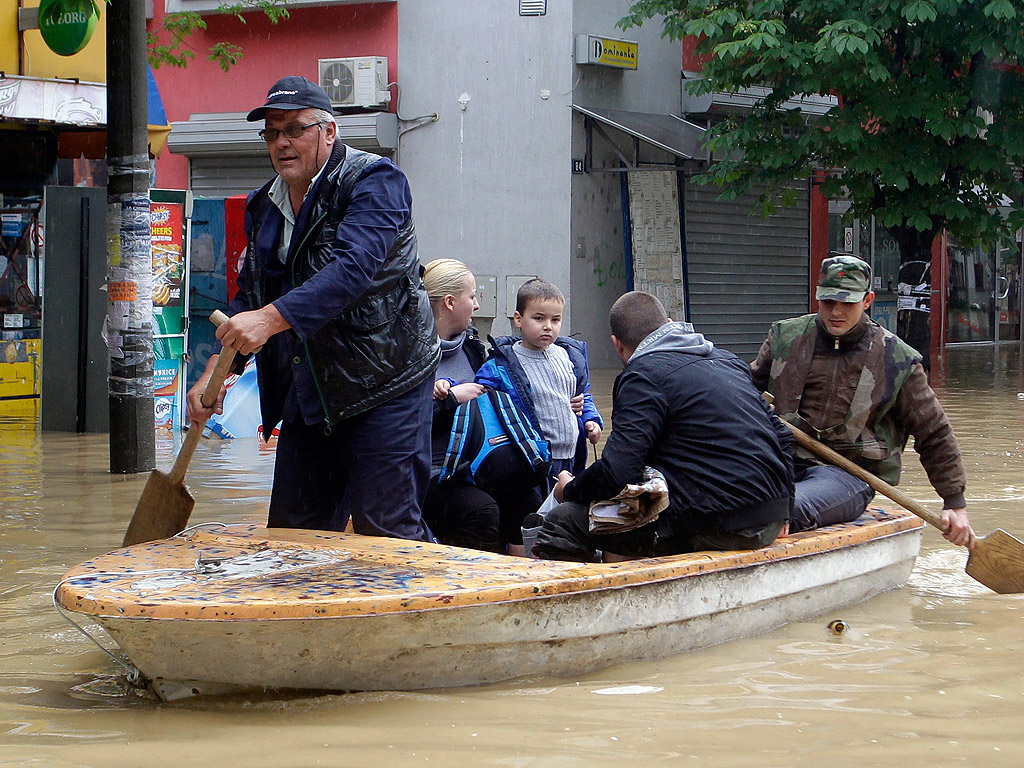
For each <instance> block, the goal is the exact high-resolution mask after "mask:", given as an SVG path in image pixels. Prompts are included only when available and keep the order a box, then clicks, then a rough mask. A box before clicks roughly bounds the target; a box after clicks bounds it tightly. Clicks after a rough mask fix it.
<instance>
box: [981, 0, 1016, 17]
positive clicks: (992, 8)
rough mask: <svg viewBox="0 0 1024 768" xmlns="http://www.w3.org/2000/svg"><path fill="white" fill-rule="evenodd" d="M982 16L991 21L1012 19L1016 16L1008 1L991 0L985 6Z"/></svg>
mask: <svg viewBox="0 0 1024 768" xmlns="http://www.w3.org/2000/svg"><path fill="white" fill-rule="evenodd" d="M984 14H985V15H986V16H989V17H991V18H993V19H1012V18H1014V17H1015V16H1016V15H1017V11H1016V10H1015V9H1014V7H1013V4H1012V3H1010V0H992V2H991V3H989V4H988V5H986V6H985V8H984Z"/></svg>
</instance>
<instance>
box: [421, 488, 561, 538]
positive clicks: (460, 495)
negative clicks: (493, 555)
mask: <svg viewBox="0 0 1024 768" xmlns="http://www.w3.org/2000/svg"><path fill="white" fill-rule="evenodd" d="M540 503H541V496H540V489H539V488H535V487H530V486H524V485H514V486H509V487H503V488H492V489H491V490H490V492H489V493H488V492H485V491H483V490H481V489H480V488H478V487H477V486H475V485H473V484H472V483H470V482H469V481H468V480H465V479H463V478H452V479H450V480H446V481H445V482H443V483H439V482H437V476H436V475H435V476H434V477H432V478H431V479H430V485H429V486H428V487H427V498H426V500H425V501H424V502H423V517H424V519H425V520H426V522H427V524H428V525H429V526H430V528H431V530H432V531H433V532H434V535H435V536H437V539H438V541H440V542H441V543H442V544H452V545H454V546H457V547H469V548H470V549H483V550H486V551H488V552H504V551H505V549H506V547H507V545H508V544H522V543H523V529H522V524H523V518H524V517H526V516H527V515H528V514H530V513H531V512H536V511H537V507H539V506H540Z"/></svg>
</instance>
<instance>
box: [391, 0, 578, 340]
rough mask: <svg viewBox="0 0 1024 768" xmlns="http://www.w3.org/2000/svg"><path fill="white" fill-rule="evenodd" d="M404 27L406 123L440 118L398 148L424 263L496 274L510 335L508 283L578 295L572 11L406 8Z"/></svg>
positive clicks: (401, 78)
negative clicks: (544, 282)
mask: <svg viewBox="0 0 1024 768" xmlns="http://www.w3.org/2000/svg"><path fill="white" fill-rule="evenodd" d="M398 20H399V23H398V38H399V39H398V49H399V51H400V55H399V61H398V82H399V84H400V87H401V101H400V105H399V106H400V109H401V114H400V118H410V117H418V116H420V115H423V114H428V113H431V112H437V113H438V114H439V115H440V119H439V120H438V122H436V123H430V124H428V125H426V126H424V127H422V128H418V129H416V130H414V131H410V132H408V133H406V134H404V135H403V136H402V137H401V138H400V140H399V155H398V158H397V159H398V162H399V164H400V165H401V166H402V168H403V170H405V172H406V174H407V175H408V177H409V181H410V184H411V186H412V192H413V211H414V215H415V217H416V227H417V233H418V236H419V243H420V256H421V259H422V260H423V262H424V263H426V262H428V261H430V260H431V259H434V258H440V257H452V258H457V259H460V260H462V261H464V262H465V263H466V264H468V265H469V266H470V267H471V268H472V269H473V271H474V272H476V273H477V274H478V275H482V274H490V275H497V277H498V308H497V314H498V319H497V320H496V321H495V323H494V327H493V330H494V331H495V332H497V333H507V332H508V331H509V323H508V321H507V320H506V319H505V317H506V316H507V314H508V313H509V312H510V311H511V310H510V309H507V308H506V306H505V276H506V275H523V274H537V275H540V276H542V277H545V278H547V279H549V280H551V281H553V282H554V283H556V284H557V285H559V287H561V288H562V289H563V291H565V292H566V293H567V294H568V293H569V292H570V291H569V279H568V278H569V260H568V253H569V239H570V234H569V206H570V170H571V167H570V151H569V142H570V136H571V129H570V125H571V120H572V115H571V110H570V109H569V106H568V105H569V103H570V98H571V94H570V93H569V90H570V88H571V86H572V80H571V78H572V75H573V70H574V65H573V63H572V46H571V29H572V26H571V18H570V8H569V6H568V5H567V4H565V3H555V2H551V3H549V4H548V13H547V15H546V16H540V17H520V16H519V15H518V5H517V4H516V3H513V2H502V3H491V2H486V3H483V2H478V1H477V0H407V1H405V2H400V3H399V14H398ZM424 30H430V33H429V34H424ZM545 93H546V94H547V98H545ZM462 94H467V95H468V97H469V102H468V103H467V104H466V108H465V110H463V109H461V107H460V103H459V98H460V96H462ZM512 309H514V307H512ZM482 325H484V326H486V323H482Z"/></svg>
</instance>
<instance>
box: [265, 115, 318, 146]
mask: <svg viewBox="0 0 1024 768" xmlns="http://www.w3.org/2000/svg"><path fill="white" fill-rule="evenodd" d="M323 124H324V121H323V120H317V121H316V122H315V123H310V124H309V125H288V126H285V127H284V128H281V129H280V130H279V129H277V128H264V129H263V130H262V131H260V138H261V139H263V140H264V141H266V142H270V141H277V137H278V136H280V135H281V134H282V133H283V134H284V135H285V136H286V137H287V138H289V139H297V138H299V136H301V135H302V132H303V131H305V130H306V129H307V128H312V127H313V126H314V125H323Z"/></svg>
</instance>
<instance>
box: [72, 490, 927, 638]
mask: <svg viewBox="0 0 1024 768" xmlns="http://www.w3.org/2000/svg"><path fill="white" fill-rule="evenodd" d="M882 514H883V515H884V516H883V517H882V518H881V519H879V517H878V515H877V514H875V515H872V516H871V517H868V518H862V519H861V521H859V522H857V523H854V524H852V525H846V526H843V528H842V530H825V531H820V530H819V531H809V532H806V533H801V534H795V535H794V536H792V537H788V538H786V539H785V540H783V541H782V542H781V543H776V544H773V545H771V546H769V547H766V548H762V549H758V550H750V551H743V552H723V553H717V552H716V553H704V552H701V553H690V554H683V555H671V556H667V557H658V558H647V559H643V560H632V561H627V562H624V563H602V564H581V563H558V562H557V561H539V562H543V563H544V564H545V566H546V567H545V570H546V574H545V576H544V578H542V579H540V580H533V581H526V582H523V581H518V582H516V581H508V579H507V575H508V565H509V564H510V561H512V562H515V561H516V560H517V559H516V558H508V557H505V556H501V555H493V556H487V557H481V558H480V559H473V560H468V561H464V562H465V564H466V565H467V566H471V565H477V566H479V565H481V564H482V565H484V566H493V567H494V570H495V574H494V575H495V577H498V576H500V577H502V578H503V581H501V583H496V584H491V583H486V582H484V583H480V584H479V585H477V586H473V587H468V588H458V587H453V588H451V589H449V590H439V591H438V590H435V591H426V590H423V591H412V592H393V593H385V594H371V595H358V596H351V595H349V596H347V597H336V596H335V597H334V599H333V601H332V600H331V596H330V595H328V596H326V601H320V602H318V601H316V600H314V599H309V598H306V599H298V598H292V599H291V600H290V601H288V602H277V603H272V602H270V601H269V600H267V599H266V598H262V599H260V598H257V599H253V598H252V597H251V595H250V596H249V597H246V598H244V599H241V598H239V599H238V601H237V602H225V601H223V600H220V601H218V602H213V596H211V599H210V600H209V601H206V602H198V601H197V600H195V599H194V598H192V599H190V600H189V601H187V602H186V601H183V600H182V599H181V598H180V597H175V596H173V595H171V596H166V597H163V598H160V597H157V598H156V599H146V598H145V597H142V596H140V595H138V594H132V593H130V592H128V591H125V592H122V593H119V594H114V595H110V596H109V597H96V596H95V595H93V593H95V592H97V591H101V590H104V589H105V590H108V591H110V590H111V589H112V588H116V583H109V584H101V585H88V586H83V585H80V584H79V585H76V581H78V580H80V579H85V578H88V577H97V576H100V575H104V576H106V575H110V573H111V571H109V570H108V569H101V568H96V569H95V570H90V569H89V567H90V565H91V564H92V563H95V562H98V561H103V560H104V559H110V558H116V557H118V556H119V553H124V552H127V551H128V550H117V551H115V552H113V553H109V554H108V555H103V556H100V557H98V558H94V559H93V560H90V561H87V562H86V563H83V564H81V565H80V566H78V567H77V568H74V569H71V570H70V571H69V572H68V573H67V574H66V575H65V576H64V580H62V582H61V584H60V586H59V588H58V590H57V599H58V601H59V602H60V604H61V605H62V606H63V607H64V608H65V609H67V610H70V611H73V612H76V613H80V614H84V615H87V616H91V617H93V618H96V619H102V618H111V619H119V620H120V619H136V620H140V619H141V620H161V621H163V620H167V621H204V622H205V621H210V622H225V621H280V620H299V619H301V620H307V619H332V618H344V617H360V616H363V617H371V616H385V615H393V614H412V613H419V612H429V611H437V610H449V609H457V608H465V607H468V606H473V605H498V604H503V603H516V602H529V601H534V600H539V599H545V598H550V597H555V596H561V595H577V594H578V595H585V594H587V593H592V592H600V591H609V590H619V589H625V588H631V587H641V586H646V585H651V584H658V583H663V582H671V581H676V580H681V579H686V578H694V577H699V576H702V575H709V574H712V573H725V572H728V571H734V570H742V569H746V568H750V567H755V566H761V565H768V564H771V563H776V562H784V561H787V560H794V559H800V558H804V557H809V556H812V555H815V554H824V553H827V552H833V551H836V550H840V549H844V548H849V547H858V546H860V545H864V544H869V543H872V542H877V541H882V540H885V539H888V538H892V537H894V536H899V535H903V534H907V533H912V532H914V531H920V529H921V528H923V526H924V524H923V522H921V521H920V520H919V519H918V518H916V517H915V516H913V515H911V514H910V513H903V514H900V513H899V512H893V511H891V510H886V511H884V512H883V513H882ZM267 530H268V529H265V528H262V527H259V526H251V527H250V528H248V530H246V531H240V532H232V533H231V534H229V535H227V536H225V535H223V534H221V535H212V536H210V535H208V534H201V535H198V536H195V537H193V538H192V539H186V540H185V541H188V542H189V544H192V543H196V542H197V540H198V541H199V542H200V543H201V542H211V541H213V542H219V543H220V545H221V546H223V539H225V538H227V539H231V540H233V541H235V544H234V546H235V547H238V548H242V547H244V543H243V544H239V543H238V540H241V541H242V542H246V541H251V540H254V539H262V540H264V541H266V540H267V538H268V537H267V536H266V535H265V534H266V532H267ZM259 532H263V533H264V535H263V536H257V535H256V534H257V533H259ZM277 533H278V537H277V538H276V539H275V540H276V542H277V543H278V544H279V545H280V544H282V543H291V544H295V545H297V546H301V545H302V541H301V538H303V537H307V538H308V536H309V534H310V532H308V531H299V532H297V533H298V534H300V535H299V536H292V537H291V538H289V536H288V535H287V534H284V533H283V531H282V530H277ZM328 536H329V537H330V538H334V539H337V538H338V537H341V538H340V539H339V543H342V544H344V543H345V542H346V541H347V542H349V543H352V542H353V541H355V542H356V543H359V542H358V540H353V539H352V538H351V537H352V536H353V535H345V534H328ZM363 538H369V537H358V539H363ZM167 541H168V540H164V541H162V542H155V543H153V544H149V545H137V547H135V548H129V549H137V548H138V547H144V548H153V547H159V546H163V547H165V548H166V545H167ZM374 541H376V542H377V543H379V542H380V541H381V540H379V539H376V540H374ZM182 543H184V542H182ZM372 543H373V541H371V542H370V544H371V545H372ZM316 544H317V542H316V541H315V540H314V541H313V542H312V544H309V543H307V544H306V548H310V549H312V548H314V545H316ZM407 547H412V548H413V549H428V548H433V547H442V545H426V544H424V545H420V544H417V543H410V542H402V544H401V545H400V546H398V547H395V551H394V552H390V553H389V552H387V551H386V550H384V549H379V550H376V551H375V550H374V549H373V547H372V546H369V547H366V549H365V550H364V551H363V552H361V553H360V555H361V556H362V558H363V559H364V560H367V561H373V560H376V561H377V563H378V564H385V565H405V566H406V567H410V563H409V561H408V560H406V561H402V560H401V559H400V558H401V554H402V552H401V551H402V550H403V549H406V548H407ZM321 548H322V547H321ZM339 549H344V546H342V547H339ZM353 549H359V547H358V546H357V547H354V548H353ZM442 549H450V548H447V547H442ZM438 554H442V555H443V553H441V552H439V553H438ZM407 555H408V553H407V552H406V556H407ZM442 561H444V560H443V557H442ZM444 562H447V563H450V564H453V565H456V566H457V565H458V564H459V562H460V561H459V560H455V559H453V560H447V561H444ZM521 562H522V564H523V568H522V569H521V570H522V575H524V576H525V575H527V573H528V571H527V569H528V568H529V567H531V566H534V568H536V564H537V563H538V561H521ZM499 568H503V569H504V573H502V572H500V571H499V570H498V569H499ZM83 569H85V570H83ZM179 570H180V572H182V573H192V574H194V573H195V571H194V570H190V569H186V568H181V569H179ZM552 571H554V572H555V573H557V572H561V573H562V574H563V575H562V576H561V577H559V576H557V575H552ZM125 575H126V576H127V575H128V573H127V572H126V573H125ZM452 575H453V576H457V574H452ZM137 580H138V579H136V581H137ZM118 583H123V579H122V580H121V581H120V582H118ZM189 586H190V587H192V588H195V583H194V582H193V583H191V584H190V585H189ZM240 591H241V592H242V593H243V594H244V593H245V590H244V588H243V589H242V590H240ZM321 597H323V596H321Z"/></svg>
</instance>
